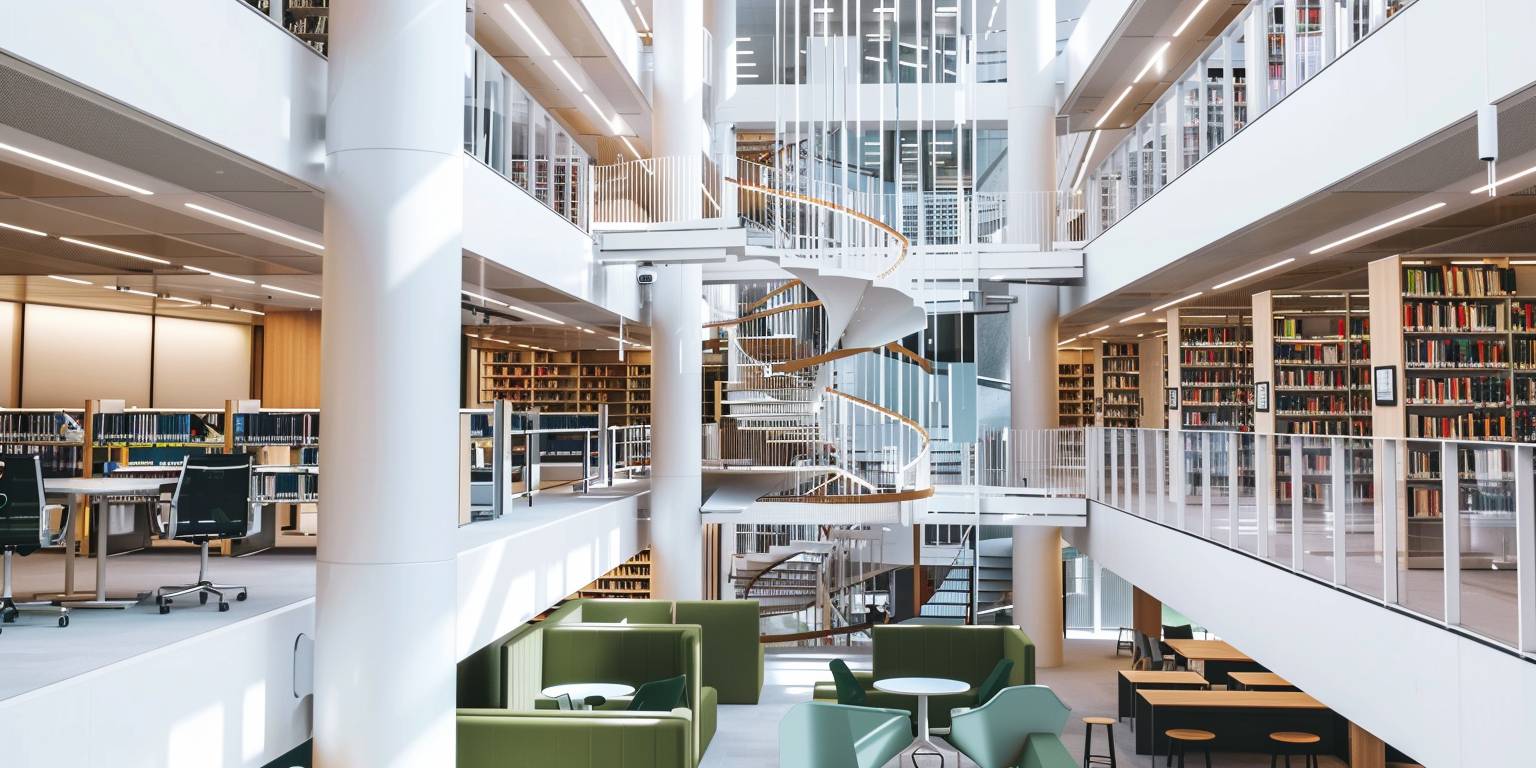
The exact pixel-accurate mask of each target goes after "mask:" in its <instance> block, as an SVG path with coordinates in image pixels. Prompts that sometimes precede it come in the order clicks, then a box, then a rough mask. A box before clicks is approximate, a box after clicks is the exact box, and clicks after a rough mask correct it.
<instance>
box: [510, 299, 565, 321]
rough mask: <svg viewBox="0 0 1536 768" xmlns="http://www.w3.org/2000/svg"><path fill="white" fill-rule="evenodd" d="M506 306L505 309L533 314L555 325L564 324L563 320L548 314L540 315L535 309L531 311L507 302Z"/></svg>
mask: <svg viewBox="0 0 1536 768" xmlns="http://www.w3.org/2000/svg"><path fill="white" fill-rule="evenodd" d="M506 307H507V309H510V310H512V311H513V312H521V313H523V314H525V315H533V316H534V317H537V318H539V319H540V320H545V321H548V322H551V323H554V324H555V325H565V321H564V320H557V319H555V318H553V317H550V316H549V315H541V314H539V313H538V312H535V311H533V310H531V309H524V308H522V307H517V306H513V305H511V304H507V305H506Z"/></svg>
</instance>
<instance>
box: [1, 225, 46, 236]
mask: <svg viewBox="0 0 1536 768" xmlns="http://www.w3.org/2000/svg"><path fill="white" fill-rule="evenodd" d="M0 229H9V230H13V231H16V232H21V233H22V234H27V235H32V236H33V237H47V236H48V233H47V232H40V231H38V230H36V229H29V228H27V227H21V226H17V225H15V224H7V223H5V222H3V221H0Z"/></svg>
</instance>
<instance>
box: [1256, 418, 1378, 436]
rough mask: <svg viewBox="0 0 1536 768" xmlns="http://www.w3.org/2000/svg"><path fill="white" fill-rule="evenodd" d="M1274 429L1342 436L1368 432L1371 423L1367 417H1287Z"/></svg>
mask: <svg viewBox="0 0 1536 768" xmlns="http://www.w3.org/2000/svg"><path fill="white" fill-rule="evenodd" d="M1276 431H1278V432H1280V433H1281V434H1286V435H1317V436H1319V437H1343V436H1348V435H1366V434H1370V431H1371V424H1370V420H1369V419H1350V420H1345V419H1289V420H1286V421H1285V422H1284V423H1282V424H1280V425H1279V427H1278V429H1277V430H1276Z"/></svg>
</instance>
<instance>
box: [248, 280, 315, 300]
mask: <svg viewBox="0 0 1536 768" xmlns="http://www.w3.org/2000/svg"><path fill="white" fill-rule="evenodd" d="M261 287H263V288H266V289H269V290H273V291H279V292H281V293H291V294H293V295H295V296H303V297H304V298H306V299H318V298H320V297H319V296H318V295H316V294H313V293H305V292H304V291H295V290H294V289H292V288H284V287H282V286H281V285H268V284H266V283H262V284H261Z"/></svg>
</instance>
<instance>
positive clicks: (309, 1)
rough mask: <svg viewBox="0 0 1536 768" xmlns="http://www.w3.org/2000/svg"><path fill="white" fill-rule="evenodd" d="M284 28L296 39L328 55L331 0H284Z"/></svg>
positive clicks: (321, 53) (322, 54)
mask: <svg viewBox="0 0 1536 768" xmlns="http://www.w3.org/2000/svg"><path fill="white" fill-rule="evenodd" d="M284 2H285V3H286V5H287V7H286V8H284V9H283V26H284V27H286V28H287V29H288V31H289V32H292V33H293V35H294V37H297V38H299V39H300V40H303V41H304V43H305V44H306V45H308V46H309V47H311V48H313V49H315V50H316V51H319V52H320V55H321V56H324V55H326V53H327V52H328V51H327V49H328V47H329V45H330V39H331V36H330V21H331V8H330V5H331V2H330V0H284Z"/></svg>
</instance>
